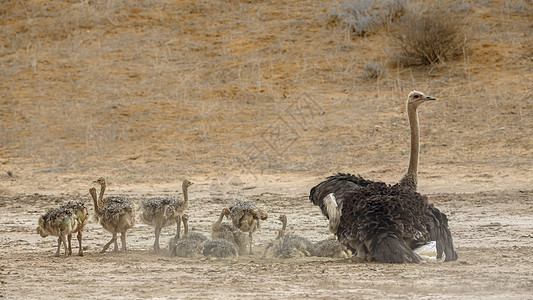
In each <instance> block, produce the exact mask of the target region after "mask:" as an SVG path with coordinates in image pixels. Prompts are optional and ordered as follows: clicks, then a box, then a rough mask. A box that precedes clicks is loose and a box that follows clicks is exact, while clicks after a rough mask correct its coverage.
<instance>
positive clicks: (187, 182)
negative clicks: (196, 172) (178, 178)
mask: <svg viewBox="0 0 533 300" xmlns="http://www.w3.org/2000/svg"><path fill="white" fill-rule="evenodd" d="M193 184H194V183H193V182H190V181H189V180H187V179H185V180H183V184H182V187H183V188H184V189H186V188H188V187H190V186H191V185H193Z"/></svg>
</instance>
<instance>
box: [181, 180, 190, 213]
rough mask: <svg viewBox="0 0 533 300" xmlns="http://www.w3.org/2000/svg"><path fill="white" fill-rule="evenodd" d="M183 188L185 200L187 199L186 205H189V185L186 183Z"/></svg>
mask: <svg viewBox="0 0 533 300" xmlns="http://www.w3.org/2000/svg"><path fill="white" fill-rule="evenodd" d="M182 189H183V200H185V207H189V191H188V187H187V186H186V185H185V184H184V185H183V186H182Z"/></svg>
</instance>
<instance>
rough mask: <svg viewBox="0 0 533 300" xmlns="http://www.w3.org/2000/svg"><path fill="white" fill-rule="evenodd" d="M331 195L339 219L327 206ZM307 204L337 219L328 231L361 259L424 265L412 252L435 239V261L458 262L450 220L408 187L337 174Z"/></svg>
mask: <svg viewBox="0 0 533 300" xmlns="http://www.w3.org/2000/svg"><path fill="white" fill-rule="evenodd" d="M329 194H333V195H334V199H335V200H336V203H337V206H338V208H337V211H338V215H337V216H330V214H332V210H331V208H330V209H329V210H328V205H327V204H326V203H324V199H325V198H327V197H328V195H329ZM309 199H310V200H311V202H313V204H315V205H317V206H319V207H320V209H321V210H322V213H323V214H324V215H325V216H326V217H328V219H330V218H332V217H333V218H338V219H339V220H338V225H336V226H334V225H335V224H333V226H332V224H331V223H330V229H332V231H334V233H335V234H336V235H337V237H338V239H339V241H340V242H341V243H343V244H345V245H347V246H349V247H351V248H352V249H353V250H355V251H356V253H357V256H358V257H359V258H360V259H362V260H374V261H377V262H386V263H416V262H421V261H422V259H421V258H420V257H419V256H418V255H417V254H416V253H414V252H413V250H412V249H414V248H416V247H418V246H421V245H424V244H426V243H428V242H429V241H432V240H434V241H436V242H437V258H441V257H442V254H443V253H444V254H445V255H446V258H445V261H452V260H456V259H457V253H456V252H455V250H454V249H453V240H452V237H451V233H450V231H449V229H448V219H447V217H446V215H445V214H443V213H441V212H440V211H439V210H438V209H437V208H435V207H434V206H433V205H432V204H429V203H428V202H427V197H425V196H423V195H421V194H419V193H417V192H416V191H414V190H413V189H411V188H409V187H408V186H404V185H400V184H396V185H388V184H385V183H383V182H373V181H369V180H365V179H363V178H362V177H360V176H355V175H351V174H337V175H334V176H330V177H328V178H327V179H326V180H325V181H323V182H321V183H320V184H318V185H317V186H315V187H313V188H312V189H311V193H310V195H309ZM331 227H334V228H331Z"/></svg>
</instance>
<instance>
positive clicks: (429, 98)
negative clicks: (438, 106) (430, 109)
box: [424, 96, 437, 100]
mask: <svg viewBox="0 0 533 300" xmlns="http://www.w3.org/2000/svg"><path fill="white" fill-rule="evenodd" d="M424 100H437V98H435V97H431V96H426V97H425V98H424Z"/></svg>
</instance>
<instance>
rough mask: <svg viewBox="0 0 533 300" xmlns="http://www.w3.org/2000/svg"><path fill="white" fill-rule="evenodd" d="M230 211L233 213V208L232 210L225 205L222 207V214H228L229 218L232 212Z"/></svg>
mask: <svg viewBox="0 0 533 300" xmlns="http://www.w3.org/2000/svg"><path fill="white" fill-rule="evenodd" d="M230 213H231V210H230V209H229V208H227V207H224V208H223V209H222V214H223V215H224V216H226V218H229V214H230Z"/></svg>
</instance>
